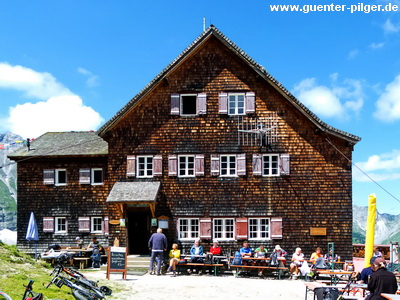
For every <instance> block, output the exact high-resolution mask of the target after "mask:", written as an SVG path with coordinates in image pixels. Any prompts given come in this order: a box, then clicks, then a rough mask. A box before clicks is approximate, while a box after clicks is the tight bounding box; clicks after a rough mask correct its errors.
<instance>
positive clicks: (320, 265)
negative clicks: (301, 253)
mask: <svg viewBox="0 0 400 300" xmlns="http://www.w3.org/2000/svg"><path fill="white" fill-rule="evenodd" d="M314 267H315V268H316V269H328V265H327V264H326V263H325V260H324V259H323V258H322V257H318V258H317V261H316V262H315V265H314Z"/></svg>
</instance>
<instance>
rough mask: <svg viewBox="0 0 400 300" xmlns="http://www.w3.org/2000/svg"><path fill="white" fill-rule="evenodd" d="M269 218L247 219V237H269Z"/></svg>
mask: <svg viewBox="0 0 400 300" xmlns="http://www.w3.org/2000/svg"><path fill="white" fill-rule="evenodd" d="M269 227H270V226H269V219H268V218H257V219H249V239H269V238H270V234H269Z"/></svg>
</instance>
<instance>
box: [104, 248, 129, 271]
mask: <svg viewBox="0 0 400 300" xmlns="http://www.w3.org/2000/svg"><path fill="white" fill-rule="evenodd" d="M126 257H127V254H126V247H110V251H109V252H108V263H107V279H110V273H111V272H121V273H122V276H123V279H126V272H127V270H126Z"/></svg>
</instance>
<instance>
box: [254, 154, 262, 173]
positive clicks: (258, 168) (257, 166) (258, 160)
mask: <svg viewBox="0 0 400 300" xmlns="http://www.w3.org/2000/svg"><path fill="white" fill-rule="evenodd" d="M253 175H254V176H261V175H262V155H261V154H253Z"/></svg>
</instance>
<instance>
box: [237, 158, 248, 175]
mask: <svg viewBox="0 0 400 300" xmlns="http://www.w3.org/2000/svg"><path fill="white" fill-rule="evenodd" d="M236 165H237V175H238V176H244V175H246V154H244V153H243V154H236Z"/></svg>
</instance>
